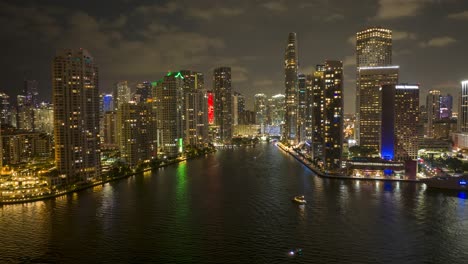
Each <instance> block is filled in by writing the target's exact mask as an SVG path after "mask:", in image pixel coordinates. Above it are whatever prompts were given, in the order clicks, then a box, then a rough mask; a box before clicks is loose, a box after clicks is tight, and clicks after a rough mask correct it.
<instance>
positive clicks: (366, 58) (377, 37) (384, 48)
mask: <svg viewBox="0 0 468 264" xmlns="http://www.w3.org/2000/svg"><path fill="white" fill-rule="evenodd" d="M390 65H392V31H391V30H390V29H385V28H381V27H370V28H367V29H364V30H362V31H359V32H357V33H356V66H357V67H377V66H390Z"/></svg>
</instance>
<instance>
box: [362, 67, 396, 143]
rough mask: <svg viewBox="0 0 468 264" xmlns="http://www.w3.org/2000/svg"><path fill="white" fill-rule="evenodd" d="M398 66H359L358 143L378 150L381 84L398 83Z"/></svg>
mask: <svg viewBox="0 0 468 264" xmlns="http://www.w3.org/2000/svg"><path fill="white" fill-rule="evenodd" d="M398 70H399V66H381V67H360V68H359V69H358V78H357V80H358V83H357V86H358V87H357V88H358V91H359V94H360V98H359V105H357V108H358V109H357V111H358V114H359V119H358V122H357V124H358V126H359V137H358V142H359V143H358V144H359V145H360V146H365V147H369V148H373V149H374V150H376V151H379V150H380V140H381V125H382V124H381V117H382V86H383V85H396V84H397V83H398Z"/></svg>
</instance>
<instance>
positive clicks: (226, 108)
mask: <svg viewBox="0 0 468 264" xmlns="http://www.w3.org/2000/svg"><path fill="white" fill-rule="evenodd" d="M213 92H214V115H215V123H216V125H217V126H218V127H219V135H218V136H219V140H221V141H223V142H229V141H231V138H232V132H233V131H232V112H231V111H232V102H231V100H232V87H231V68H230V67H219V68H216V69H214V74H213Z"/></svg>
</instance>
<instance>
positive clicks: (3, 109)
mask: <svg viewBox="0 0 468 264" xmlns="http://www.w3.org/2000/svg"><path fill="white" fill-rule="evenodd" d="M11 115H12V114H11V108H10V96H8V95H7V94H6V93H1V92H0V122H1V124H2V125H11V121H12V116H11Z"/></svg>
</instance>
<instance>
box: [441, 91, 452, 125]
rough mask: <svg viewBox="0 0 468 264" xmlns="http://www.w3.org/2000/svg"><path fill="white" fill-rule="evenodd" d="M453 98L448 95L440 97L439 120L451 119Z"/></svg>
mask: <svg viewBox="0 0 468 264" xmlns="http://www.w3.org/2000/svg"><path fill="white" fill-rule="evenodd" d="M452 107H453V96H451V95H450V94H447V95H441V96H440V115H439V119H449V118H452Z"/></svg>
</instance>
